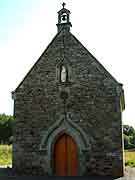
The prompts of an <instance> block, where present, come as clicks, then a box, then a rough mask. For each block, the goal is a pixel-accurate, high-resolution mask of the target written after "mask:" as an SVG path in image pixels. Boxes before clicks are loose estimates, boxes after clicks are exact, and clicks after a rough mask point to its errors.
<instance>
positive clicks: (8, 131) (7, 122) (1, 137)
mask: <svg viewBox="0 0 135 180" xmlns="http://www.w3.org/2000/svg"><path fill="white" fill-rule="evenodd" d="M13 122H14V118H13V116H9V115H5V114H0V143H3V144H5V143H9V140H10V137H11V136H12V128H13Z"/></svg>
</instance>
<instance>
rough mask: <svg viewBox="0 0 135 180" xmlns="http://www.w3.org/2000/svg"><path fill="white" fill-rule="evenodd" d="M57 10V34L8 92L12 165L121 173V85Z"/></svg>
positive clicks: (24, 169)
mask: <svg viewBox="0 0 135 180" xmlns="http://www.w3.org/2000/svg"><path fill="white" fill-rule="evenodd" d="M71 27H72V24H71V22H70V11H69V10H68V9H66V8H65V3H63V7H62V9H61V10H60V11H59V12H58V23H57V31H58V32H57V34H56V36H55V37H54V38H53V40H52V41H51V43H50V44H49V45H48V47H47V48H46V49H45V51H44V52H43V53H42V55H41V56H40V57H39V59H38V61H37V62H36V63H35V64H34V66H33V67H32V68H31V69H30V71H29V72H28V74H27V75H26V76H25V77H24V79H23V80H22V82H21V83H20V84H19V86H18V87H17V88H16V89H15V91H13V92H12V97H13V100H14V118H15V124H14V129H13V136H14V140H13V141H14V142H13V170H14V171H15V172H17V173H20V174H23V175H25V174H30V175H45V176H53V175H54V176H83V175H87V176H90V175H101V176H107V175H108V176H113V177H120V176H123V173H124V159H123V137H122V111H123V110H124V108H125V105H124V104H125V103H124V90H123V87H122V84H121V83H119V82H118V81H117V80H116V79H115V78H114V77H113V76H112V75H111V74H110V73H109V72H108V71H107V70H106V69H105V68H104V67H103V66H102V64H101V63H100V62H99V61H98V60H97V59H96V58H95V57H94V56H93V55H92V54H91V53H90V52H89V51H88V50H87V49H86V48H85V47H84V46H83V45H82V44H81V42H80V41H79V40H78V39H77V38H76V37H75V36H74V35H73V34H72V33H71V32H70V29H71Z"/></svg>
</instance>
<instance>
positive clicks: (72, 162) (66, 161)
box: [54, 134, 78, 176]
mask: <svg viewBox="0 0 135 180" xmlns="http://www.w3.org/2000/svg"><path fill="white" fill-rule="evenodd" d="M77 169H78V159H77V146H76V144H75V142H74V140H73V139H72V137H71V136H68V135H67V134H63V135H62V136H60V138H58V140H57V141H56V143H55V146H54V173H55V175H56V176H75V175H77Z"/></svg>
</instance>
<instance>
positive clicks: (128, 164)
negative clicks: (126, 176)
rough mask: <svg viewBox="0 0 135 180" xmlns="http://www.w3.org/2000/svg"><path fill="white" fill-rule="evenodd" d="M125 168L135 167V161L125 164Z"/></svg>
mask: <svg viewBox="0 0 135 180" xmlns="http://www.w3.org/2000/svg"><path fill="white" fill-rule="evenodd" d="M125 166H131V167H135V161H134V160H128V161H126V162H125Z"/></svg>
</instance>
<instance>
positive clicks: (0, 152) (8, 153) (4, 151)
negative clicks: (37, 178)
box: [0, 145, 12, 166]
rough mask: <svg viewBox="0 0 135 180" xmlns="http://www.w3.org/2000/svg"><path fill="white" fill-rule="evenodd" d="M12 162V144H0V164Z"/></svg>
mask: <svg viewBox="0 0 135 180" xmlns="http://www.w3.org/2000/svg"><path fill="white" fill-rule="evenodd" d="M10 164H12V146H11V145H10V146H9V145H0V165H1V166H3V165H10Z"/></svg>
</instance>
